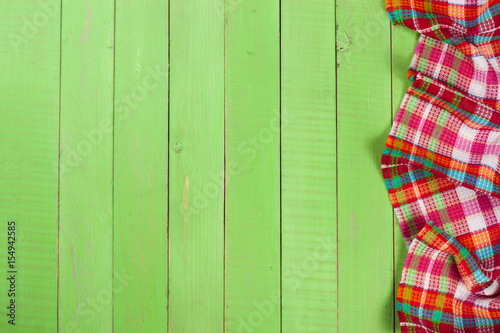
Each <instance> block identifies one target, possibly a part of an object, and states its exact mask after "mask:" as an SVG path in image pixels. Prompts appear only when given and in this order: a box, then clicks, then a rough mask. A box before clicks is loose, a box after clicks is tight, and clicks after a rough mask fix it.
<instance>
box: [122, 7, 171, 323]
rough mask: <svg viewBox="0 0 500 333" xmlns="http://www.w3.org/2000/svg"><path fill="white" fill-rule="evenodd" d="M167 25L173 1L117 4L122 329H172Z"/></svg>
mask: <svg viewBox="0 0 500 333" xmlns="http://www.w3.org/2000/svg"><path fill="white" fill-rule="evenodd" d="M166 22H168V4H167V3H166V2H165V1H157V0H154V1H148V2H145V1H142V0H128V1H126V2H124V3H121V4H117V7H116V25H115V66H114V70H115V76H114V77H115V85H114V88H115V92H114V155H113V156H114V161H113V166H114V172H113V185H114V186H113V190H114V192H113V193H114V210H113V211H114V243H113V244H114V265H113V267H114V280H113V284H114V288H113V295H114V297H113V300H114V302H113V304H114V325H113V331H117V332H138V331H139V332H162V331H165V330H166V328H167V301H168V300H167V269H168V241H167V237H166V235H167V226H168V225H167V214H168V207H167V205H165V203H166V202H167V200H168V198H167V195H168V190H167V189H168V184H167V181H168V130H166V129H168V98H167V95H168V25H167V24H166ZM151 45H155V47H154V48H152V47H151Z"/></svg>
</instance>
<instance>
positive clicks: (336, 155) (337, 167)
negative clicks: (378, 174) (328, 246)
mask: <svg viewBox="0 0 500 333" xmlns="http://www.w3.org/2000/svg"><path fill="white" fill-rule="evenodd" d="M334 2H335V4H334V8H335V15H334V20H335V33H334V35H335V40H334V41H333V43H334V49H335V68H334V73H335V170H336V172H335V187H336V188H335V193H336V198H335V201H336V216H335V219H336V222H337V225H336V228H337V235H336V236H337V253H336V255H337V332H340V304H339V300H340V298H339V295H340V289H339V287H340V284H339V280H340V274H339V272H340V269H339V262H340V261H339V252H340V251H339V176H338V170H339V115H338V113H339V112H338V102H337V87H338V79H337V69H338V67H339V66H338V56H337V53H338V52H337V31H338V27H339V26H338V24H337V0H335V1H334Z"/></svg>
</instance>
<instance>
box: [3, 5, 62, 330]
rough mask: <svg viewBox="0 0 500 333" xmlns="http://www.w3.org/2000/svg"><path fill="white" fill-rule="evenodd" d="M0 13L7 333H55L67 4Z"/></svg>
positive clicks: (14, 7) (5, 8)
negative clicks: (62, 44) (63, 28)
mask: <svg viewBox="0 0 500 333" xmlns="http://www.w3.org/2000/svg"><path fill="white" fill-rule="evenodd" d="M0 13H1V14H0V50H1V52H0V64H1V65H2V78H1V79H0V87H1V90H2V95H1V97H0V101H1V105H2V107H1V110H0V221H1V225H2V227H1V229H2V231H1V233H2V236H1V237H0V247H1V249H2V251H1V253H0V260H1V263H2V264H1V265H2V271H1V276H2V278H1V279H0V291H1V292H0V294H1V297H0V302H1V304H2V309H3V310H2V320H1V321H0V331H1V332H25V333H28V332H29V333H31V332H56V331H57V223H58V210H57V202H58V168H57V165H58V150H59V148H58V147H59V61H60V58H59V54H60V29H59V16H60V3H59V1H52V3H51V5H49V6H48V7H45V6H40V5H39V4H38V2H37V1H1V2H0ZM10 221H14V222H15V230H10V231H14V232H15V234H11V236H15V243H13V244H10V245H11V246H12V245H13V246H14V252H15V253H13V255H14V257H15V263H13V265H14V267H12V268H11V267H9V266H8V257H9V256H11V255H12V254H11V255H8V253H7V252H8V247H9V244H7V241H8V239H7V237H8V232H9V230H8V222H10ZM11 229H12V228H11ZM10 241H12V239H11V240H10ZM8 270H14V271H16V273H12V274H13V275H15V278H14V280H12V282H14V283H15V288H14V289H15V291H14V293H15V295H13V294H12V292H9V290H11V284H10V282H11V281H9V280H7V278H8V277H10V275H11V274H10V273H8V272H7V271H8ZM9 294H10V295H9ZM11 300H14V301H15V310H13V311H14V312H15V318H9V317H8V316H7V313H12V311H11V309H6V307H7V306H9V304H10V302H11ZM13 319H14V321H13V322H12V323H14V324H15V326H14V325H12V324H9V323H8V320H13Z"/></svg>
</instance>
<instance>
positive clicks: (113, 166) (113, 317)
mask: <svg viewBox="0 0 500 333" xmlns="http://www.w3.org/2000/svg"><path fill="white" fill-rule="evenodd" d="M115 78H116V0H113V92H112V93H113V106H112V108H113V114H112V115H111V123H112V124H113V126H112V128H113V129H112V131H113V132H112V133H111V141H112V144H111V253H112V256H111V291H112V295H113V297H112V299H111V332H113V329H114V327H115V298H114V292H113V291H114V290H115V89H116V85H115Z"/></svg>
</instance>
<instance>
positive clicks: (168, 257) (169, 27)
mask: <svg viewBox="0 0 500 333" xmlns="http://www.w3.org/2000/svg"><path fill="white" fill-rule="evenodd" d="M115 1H116V0H115ZM165 1H167V8H168V13H167V20H168V22H167V26H168V32H167V48H168V50H167V80H168V82H167V123H168V124H167V215H166V219H167V251H168V256H167V288H166V290H165V292H166V298H167V309H166V311H167V327H166V329H167V333H168V332H170V84H171V82H172V81H171V79H170V31H171V30H172V27H171V26H170V12H171V11H172V9H171V8H170V5H171V1H170V0H165Z"/></svg>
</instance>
